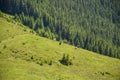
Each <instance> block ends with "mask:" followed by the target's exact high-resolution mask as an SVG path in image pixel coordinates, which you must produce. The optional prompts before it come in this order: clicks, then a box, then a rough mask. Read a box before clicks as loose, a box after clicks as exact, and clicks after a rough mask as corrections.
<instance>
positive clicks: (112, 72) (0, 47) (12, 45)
mask: <svg viewBox="0 0 120 80" xmlns="http://www.w3.org/2000/svg"><path fill="white" fill-rule="evenodd" d="M64 54H68V55H69V56H70V59H71V60H72V63H73V65H69V66H66V65H63V64H61V63H60V61H59V60H61V59H62V57H63V55H64ZM50 61H52V65H50V64H49V63H50ZM0 80H120V60H119V59H115V58H111V57H107V56H103V55H99V54H97V53H94V52H91V51H87V50H84V49H81V48H78V49H75V47H74V46H71V45H68V44H64V43H62V45H59V42H57V41H53V40H49V39H46V38H43V37H39V36H37V35H36V34H33V33H31V30H30V29H28V28H26V27H25V26H23V25H22V26H21V25H20V24H19V23H17V22H16V23H15V22H14V23H13V22H8V20H6V19H5V18H3V17H1V18H0Z"/></svg>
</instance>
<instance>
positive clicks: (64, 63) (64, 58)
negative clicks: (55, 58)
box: [60, 54, 72, 66]
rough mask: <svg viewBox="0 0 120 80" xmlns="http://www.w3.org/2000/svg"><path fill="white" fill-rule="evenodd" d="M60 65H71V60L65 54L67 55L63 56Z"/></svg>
mask: <svg viewBox="0 0 120 80" xmlns="http://www.w3.org/2000/svg"><path fill="white" fill-rule="evenodd" d="M60 63H61V64H63V65H67V66H68V65H72V60H71V59H70V56H69V55H68V54H67V55H65V54H64V55H63V57H62V59H61V60H60Z"/></svg>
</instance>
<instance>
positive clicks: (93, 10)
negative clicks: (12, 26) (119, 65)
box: [0, 0, 120, 58]
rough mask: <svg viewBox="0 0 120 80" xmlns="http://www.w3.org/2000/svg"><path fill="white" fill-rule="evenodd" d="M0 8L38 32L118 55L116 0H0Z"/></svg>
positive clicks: (119, 15)
mask: <svg viewBox="0 0 120 80" xmlns="http://www.w3.org/2000/svg"><path fill="white" fill-rule="evenodd" d="M0 10H1V11H2V12H5V13H9V14H12V15H14V16H15V20H17V21H19V22H21V23H23V24H24V25H27V26H28V27H30V28H32V29H34V30H35V31H36V32H37V33H38V34H39V35H40V36H43V37H47V38H49V39H56V40H58V41H63V42H65V43H68V44H71V45H75V46H77V47H81V48H84V49H87V50H91V51H94V52H98V53H100V54H103V55H107V56H111V57H116V58H120V0H0Z"/></svg>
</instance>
